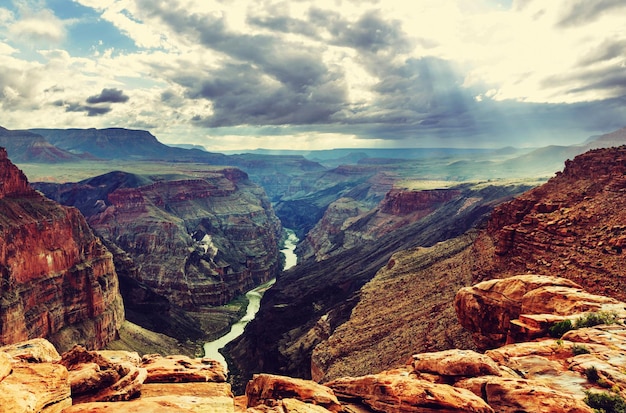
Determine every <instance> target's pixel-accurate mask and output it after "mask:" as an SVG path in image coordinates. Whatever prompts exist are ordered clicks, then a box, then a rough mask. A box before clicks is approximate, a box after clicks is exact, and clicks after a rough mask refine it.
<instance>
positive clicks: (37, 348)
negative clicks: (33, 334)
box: [0, 338, 61, 363]
mask: <svg viewBox="0 0 626 413" xmlns="http://www.w3.org/2000/svg"><path fill="white" fill-rule="evenodd" d="M0 352H4V353H7V354H9V355H10V356H11V357H12V358H13V359H16V360H23V361H27V362H29V363H43V362H48V363H53V362H56V361H59V360H61V356H60V355H59V352H58V351H57V349H56V348H55V347H54V345H52V343H50V342H49V341H48V340H46V339H44V338H34V339H32V340H27V341H21V342H19V343H14V344H10V345H8V346H4V347H0Z"/></svg>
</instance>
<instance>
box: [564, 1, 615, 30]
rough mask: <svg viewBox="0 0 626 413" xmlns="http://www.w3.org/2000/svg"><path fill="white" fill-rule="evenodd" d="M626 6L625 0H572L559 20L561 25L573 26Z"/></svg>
mask: <svg viewBox="0 0 626 413" xmlns="http://www.w3.org/2000/svg"><path fill="white" fill-rule="evenodd" d="M623 7H626V3H625V2H624V0H572V1H571V2H569V9H568V10H566V11H565V13H564V14H563V16H562V17H561V19H560V20H559V22H558V25H559V26H561V27H571V26H577V25H581V24H585V23H587V22H590V21H594V20H596V19H597V18H598V17H600V15H602V14H604V13H606V12H608V11H611V10H613V9H617V8H623Z"/></svg>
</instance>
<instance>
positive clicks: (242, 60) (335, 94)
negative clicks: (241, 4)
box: [145, 2, 346, 126]
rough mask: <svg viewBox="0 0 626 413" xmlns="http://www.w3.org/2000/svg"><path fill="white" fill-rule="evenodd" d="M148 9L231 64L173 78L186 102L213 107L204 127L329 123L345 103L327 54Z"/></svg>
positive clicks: (206, 19) (218, 21) (214, 20)
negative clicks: (204, 102) (326, 61)
mask: <svg viewBox="0 0 626 413" xmlns="http://www.w3.org/2000/svg"><path fill="white" fill-rule="evenodd" d="M145 6H146V7H149V8H152V9H151V10H152V13H153V15H154V16H158V17H160V18H161V19H162V20H163V22H164V23H166V24H168V25H170V26H172V27H173V28H174V29H175V30H178V31H181V32H185V33H188V35H189V36H191V37H192V38H197V40H198V41H199V42H200V43H202V44H203V45H205V46H206V47H208V48H210V49H213V50H216V51H218V52H221V53H223V54H225V55H227V56H229V57H230V58H231V59H232V61H231V62H229V63H227V64H225V65H223V66H222V67H221V68H219V69H216V70H213V71H211V72H208V73H207V72H204V71H202V72H200V71H198V72H195V73H184V74H181V73H177V74H174V75H172V80H173V81H174V82H176V83H178V84H180V85H182V86H184V87H185V88H186V90H187V92H186V95H187V97H189V98H192V99H207V100H210V101H211V102H212V106H213V112H214V113H213V115H212V117H211V118H203V119H202V121H201V123H202V124H203V125H208V126H224V125H238V124H254V125H259V124H290V123H294V124H300V123H319V122H326V121H329V117H330V116H331V115H332V114H333V113H335V112H336V111H338V110H339V109H340V107H341V106H342V104H343V101H344V100H345V96H346V87H345V82H344V81H343V78H344V75H343V72H342V68H339V67H327V66H326V65H325V64H324V63H323V60H322V59H321V53H323V52H324V49H320V48H316V47H312V46H306V45H303V44H300V43H291V42H288V41H286V40H284V39H282V38H281V37H279V36H273V35H249V34H241V33H233V32H230V31H228V30H227V29H226V27H225V25H224V22H223V19H222V18H220V17H215V16H198V15H188V14H186V13H185V12H184V10H179V9H176V8H175V7H168V8H167V9H160V8H158V5H154V4H153V3H152V2H146V3H145Z"/></svg>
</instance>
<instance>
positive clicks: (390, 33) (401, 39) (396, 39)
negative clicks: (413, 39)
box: [330, 10, 408, 53]
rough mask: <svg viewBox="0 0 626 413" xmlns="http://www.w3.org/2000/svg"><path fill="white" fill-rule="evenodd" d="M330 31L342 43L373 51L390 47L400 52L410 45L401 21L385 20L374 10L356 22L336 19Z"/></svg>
mask: <svg viewBox="0 0 626 413" xmlns="http://www.w3.org/2000/svg"><path fill="white" fill-rule="evenodd" d="M330 32H331V33H332V34H333V35H334V36H335V39H336V40H335V41H336V42H337V43H338V44H340V45H343V46H347V47H352V48H354V49H357V50H365V51H368V52H373V53H376V52H378V51H380V50H384V49H390V48H393V49H394V50H395V51H396V52H400V51H402V50H404V49H405V48H406V46H407V45H408V42H407V40H406V38H405V35H404V33H403V32H402V31H401V25H400V24H399V22H397V21H393V20H391V21H385V20H383V19H382V18H381V17H380V15H379V13H377V12H376V11H374V10H373V11H368V12H366V13H365V14H364V15H363V16H361V18H359V20H357V21H356V22H354V23H352V22H347V21H345V20H344V21H339V22H337V21H335V23H334V24H333V25H332V27H331V30H330Z"/></svg>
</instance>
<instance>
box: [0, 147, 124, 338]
mask: <svg viewBox="0 0 626 413" xmlns="http://www.w3.org/2000/svg"><path fill="white" fill-rule="evenodd" d="M0 271H1V272H2V281H1V283H2V288H1V295H2V297H1V298H2V299H1V300H0V343H3V344H9V343H15V342H19V341H24V340H27V339H31V338H35V337H46V338H48V339H49V340H50V341H52V342H53V343H54V344H55V345H57V346H58V347H59V348H60V349H62V350H63V349H67V348H69V347H71V346H72V345H73V344H74V343H77V342H81V343H84V344H85V345H87V346H89V347H90V348H102V347H103V346H104V345H105V344H106V343H108V342H109V341H111V340H113V339H114V338H115V337H116V334H117V330H118V329H119V328H120V326H121V324H122V322H123V320H124V308H123V304H122V297H121V295H120V293H119V286H118V278H117V274H116V272H115V268H114V266H113V257H112V255H111V253H110V252H109V251H108V250H107V249H106V248H105V247H104V246H103V244H102V243H101V242H100V240H99V239H98V238H97V237H96V236H95V235H94V234H93V232H92V231H91V229H90V228H89V226H88V225H87V223H86V221H85V219H84V218H83V216H82V215H81V214H80V212H79V211H78V210H77V209H75V208H67V207H62V206H60V205H58V204H57V203H55V202H53V201H50V200H49V199H47V198H45V197H43V196H42V195H41V194H40V193H38V192H36V191H35V190H34V189H32V188H31V187H30V186H29V185H28V181H27V179H26V177H25V176H24V174H23V173H22V172H21V171H20V170H19V169H18V168H17V167H16V166H15V165H13V164H12V163H11V161H10V160H9V159H8V158H7V154H6V152H5V151H4V149H0Z"/></svg>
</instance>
